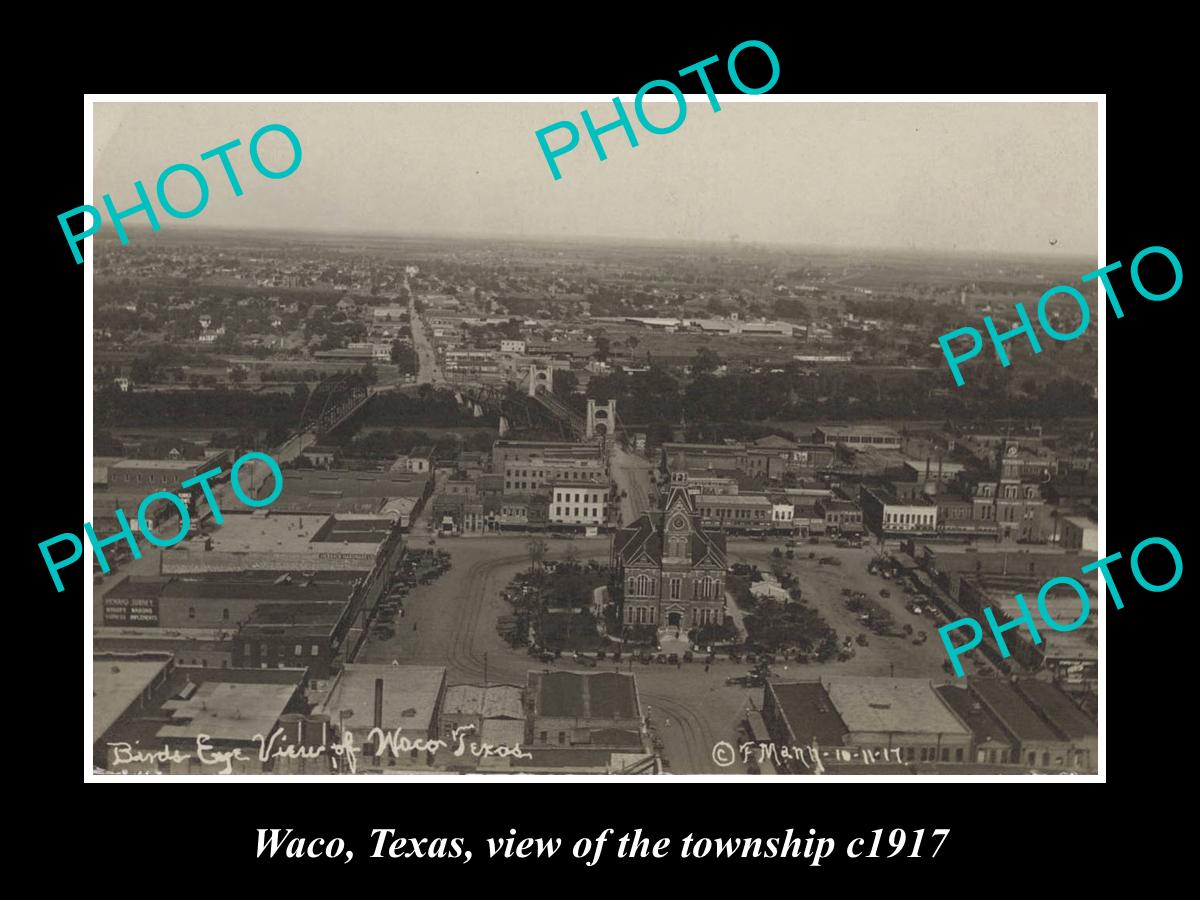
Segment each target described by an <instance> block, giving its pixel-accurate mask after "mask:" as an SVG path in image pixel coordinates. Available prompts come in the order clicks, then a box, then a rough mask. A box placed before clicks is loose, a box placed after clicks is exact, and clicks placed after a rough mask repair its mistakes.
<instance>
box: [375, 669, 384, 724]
mask: <svg viewBox="0 0 1200 900" xmlns="http://www.w3.org/2000/svg"><path fill="white" fill-rule="evenodd" d="M375 727H376V728H383V679H382V678H376V679H375Z"/></svg>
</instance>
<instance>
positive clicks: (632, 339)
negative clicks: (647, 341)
mask: <svg viewBox="0 0 1200 900" xmlns="http://www.w3.org/2000/svg"><path fill="white" fill-rule="evenodd" d="M640 343H641V341H639V340H638V337H637V335H636V334H631V335H630V336H629V337H627V338H625V346H626V347H628V348H629V349H630V350H636V349H637V346H638V344H640Z"/></svg>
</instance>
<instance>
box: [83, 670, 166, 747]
mask: <svg viewBox="0 0 1200 900" xmlns="http://www.w3.org/2000/svg"><path fill="white" fill-rule="evenodd" d="M171 661H172V654H170V653H141V654H137V655H131V654H96V655H95V656H93V657H92V740H93V741H98V740H99V739H100V738H101V737H102V736H103V735H104V732H106V731H108V729H110V728H111V727H112V726H113V723H114V722H116V721H117V719H119V718H120V717H121V716H122V715H124V714H125V711H126V710H127V709H129V707H130V706H132V705H133V704H134V702H136V701H137V699H138V697H140V696H141V695H142V692H143V691H145V690H146V688H148V687H150V685H151V684H153V683H154V682H155V680H156V679H158V677H159V676H160V675H161V674H162V673H163V670H165V669H167V668H168V667H169V666H170V665H171Z"/></svg>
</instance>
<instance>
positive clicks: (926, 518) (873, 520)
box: [859, 485, 938, 537]
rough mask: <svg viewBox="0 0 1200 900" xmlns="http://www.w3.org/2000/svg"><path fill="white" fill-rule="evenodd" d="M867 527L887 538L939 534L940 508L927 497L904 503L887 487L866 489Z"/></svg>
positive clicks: (863, 493)
mask: <svg viewBox="0 0 1200 900" xmlns="http://www.w3.org/2000/svg"><path fill="white" fill-rule="evenodd" d="M859 503H860V504H861V505H862V514H863V523H864V524H865V525H866V526H867V527H868V528H869V529H870V530H871V531H872V532H873V533H874V534H876V535H880V536H883V537H898V536H902V535H903V536H913V535H934V534H937V515H938V507H937V504H936V503H934V502H933V501H932V500H930V499H929V498H928V497H926V496H925V495H924V494H921V495H914V496H913V497H912V499H910V500H900V499H899V498H897V497H896V495H895V494H894V493H893V492H892V491H891V490H889V489H888V488H886V487H874V488H871V487H867V486H866V485H863V486H862V489H861V491H860V493H859Z"/></svg>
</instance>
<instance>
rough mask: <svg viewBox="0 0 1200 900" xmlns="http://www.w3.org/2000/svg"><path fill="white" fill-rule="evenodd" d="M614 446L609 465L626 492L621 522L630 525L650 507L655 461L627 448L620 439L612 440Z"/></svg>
mask: <svg viewBox="0 0 1200 900" xmlns="http://www.w3.org/2000/svg"><path fill="white" fill-rule="evenodd" d="M609 446H610V447H611V448H612V449H611V452H610V455H609V460H608V465H609V469H610V470H611V472H612V477H613V481H614V482H615V483H616V485H617V488H618V489H619V490H622V491H624V492H625V496H624V497H623V498H622V499H621V522H622V524H624V525H630V524H632V523H633V521H634V520H635V519H636V518H637V517H638V516H640V515H641V514H642V513H644V512H646V511H647V510H649V509H650V495H651V490H652V489H651V485H650V474H651V473H652V472H653V471H654V463H652V462H651V461H650V460H648V459H646V458H645V457H644V456H640V455H639V454H637V453H633V452H631V451H629V450H626V449H625V448H624V447H622V446H621V444H620V442H618V441H610V442H609Z"/></svg>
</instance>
